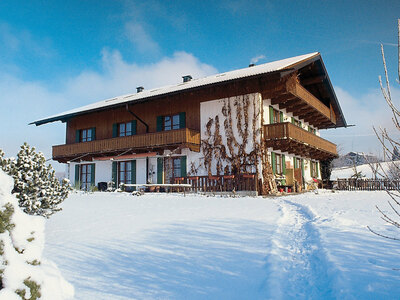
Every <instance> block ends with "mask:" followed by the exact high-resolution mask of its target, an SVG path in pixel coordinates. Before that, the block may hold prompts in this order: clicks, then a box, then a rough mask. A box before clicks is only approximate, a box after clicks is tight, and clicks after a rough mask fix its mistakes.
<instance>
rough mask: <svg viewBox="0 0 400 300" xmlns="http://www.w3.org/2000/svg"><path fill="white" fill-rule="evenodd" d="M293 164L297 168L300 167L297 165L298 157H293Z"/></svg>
mask: <svg viewBox="0 0 400 300" xmlns="http://www.w3.org/2000/svg"><path fill="white" fill-rule="evenodd" d="M293 166H294V168H295V169H297V168H298V167H297V159H296V157H293Z"/></svg>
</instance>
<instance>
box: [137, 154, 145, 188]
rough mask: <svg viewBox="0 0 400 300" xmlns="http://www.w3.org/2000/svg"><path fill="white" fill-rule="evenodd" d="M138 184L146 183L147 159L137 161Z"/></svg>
mask: <svg viewBox="0 0 400 300" xmlns="http://www.w3.org/2000/svg"><path fill="white" fill-rule="evenodd" d="M136 183H146V158H138V159H136Z"/></svg>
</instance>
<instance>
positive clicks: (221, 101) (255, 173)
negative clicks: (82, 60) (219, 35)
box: [31, 52, 346, 193]
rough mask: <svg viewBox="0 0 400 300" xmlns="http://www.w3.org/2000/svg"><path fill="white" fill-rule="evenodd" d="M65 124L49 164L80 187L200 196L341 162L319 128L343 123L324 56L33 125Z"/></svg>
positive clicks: (290, 182) (306, 174) (291, 180)
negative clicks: (173, 189)
mask: <svg viewBox="0 0 400 300" xmlns="http://www.w3.org/2000/svg"><path fill="white" fill-rule="evenodd" d="M55 121H61V122H65V123H66V141H65V144H63V145H56V146H53V151H52V156H53V159H54V160H56V161H58V162H61V163H66V164H67V170H68V177H69V179H70V180H71V182H73V183H75V185H76V186H77V187H79V188H81V189H89V188H90V187H92V186H97V185H98V184H99V183H102V182H105V183H107V182H114V184H115V186H118V185H119V184H121V183H125V184H145V183H146V184H153V185H154V186H156V185H157V184H158V185H160V186H161V185H162V184H170V183H182V182H186V183H191V184H192V185H193V187H196V189H203V190H204V189H208V188H210V189H212V188H214V189H221V190H222V189H223V190H255V191H258V192H259V193H268V192H269V191H271V190H272V189H274V188H276V185H278V187H279V186H281V188H286V190H288V189H293V188H294V187H296V188H298V189H299V188H301V187H304V185H305V183H306V182H307V181H310V180H311V179H312V178H321V172H320V162H321V161H325V160H329V159H332V158H335V157H337V150H336V145H335V144H333V143H331V142H329V141H327V140H325V139H323V138H321V137H320V133H319V131H320V130H321V129H329V128H337V127H345V126H346V121H345V118H344V115H343V113H342V111H341V108H340V105H339V103H338V100H337V98H336V95H335V92H334V90H333V87H332V84H331V82H330V79H329V77H328V74H327V71H326V69H325V66H324V63H323V61H322V58H321V55H320V53H318V52H316V53H311V54H306V55H301V56H296V57H292V58H287V59H283V60H279V61H274V62H270V63H266V64H262V65H257V66H253V65H250V66H249V67H247V68H244V69H240V70H234V71H230V72H226V73H221V74H217V75H213V76H209V77H205V78H200V79H192V77H191V76H190V75H187V76H183V82H182V83H180V84H177V85H172V86H167V87H162V88H156V89H152V90H146V89H144V88H143V87H138V88H137V92H136V93H134V94H130V95H124V96H119V97H115V98H112V99H107V100H103V101H100V102H97V103H94V104H91V105H87V106H84V107H80V108H77V109H73V110H70V111H66V112H63V113H60V114H57V115H54V116H51V117H47V118H44V119H41V120H37V121H34V122H32V123H31V124H35V125H37V126H39V125H43V124H46V123H50V122H55Z"/></svg>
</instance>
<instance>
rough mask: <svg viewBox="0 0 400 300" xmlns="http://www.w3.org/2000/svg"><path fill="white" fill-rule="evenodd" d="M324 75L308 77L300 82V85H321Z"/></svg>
mask: <svg viewBox="0 0 400 300" xmlns="http://www.w3.org/2000/svg"><path fill="white" fill-rule="evenodd" d="M325 78H326V75H321V76H315V77H308V78H304V79H302V80H301V84H302V85H303V86H307V85H313V84H317V83H321V82H323V81H324V80H325Z"/></svg>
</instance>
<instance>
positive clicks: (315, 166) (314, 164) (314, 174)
mask: <svg viewBox="0 0 400 300" xmlns="http://www.w3.org/2000/svg"><path fill="white" fill-rule="evenodd" d="M310 163H311V168H310V172H311V174H310V175H311V177H313V178H317V177H318V162H315V161H312V162H310Z"/></svg>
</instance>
